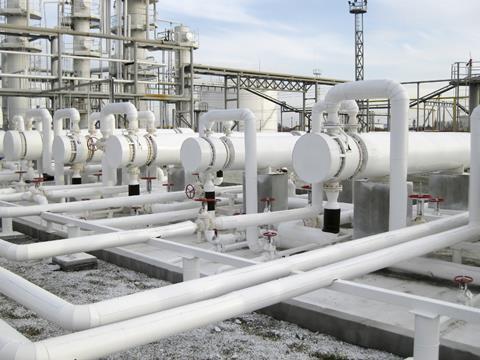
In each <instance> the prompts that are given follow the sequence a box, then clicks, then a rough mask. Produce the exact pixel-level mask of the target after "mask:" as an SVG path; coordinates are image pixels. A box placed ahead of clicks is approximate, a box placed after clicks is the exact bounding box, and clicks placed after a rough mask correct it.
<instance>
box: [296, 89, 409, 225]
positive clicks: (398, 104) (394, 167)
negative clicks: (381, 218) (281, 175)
mask: <svg viewBox="0 0 480 360" xmlns="http://www.w3.org/2000/svg"><path fill="white" fill-rule="evenodd" d="M372 98H388V99H389V100H390V104H391V131H390V161H389V170H390V171H389V175H390V204H389V206H390V207H389V210H390V213H389V228H390V230H395V229H399V228H402V227H405V226H406V224H407V215H406V214H407V196H408V194H407V156H408V104H409V103H408V101H409V98H408V93H407V91H406V90H405V88H404V87H403V86H402V85H400V84H398V83H396V82H394V81H391V80H365V81H357V82H350V83H343V84H338V85H335V86H334V87H333V88H331V89H330V90H329V91H328V93H327V95H326V96H325V106H326V108H327V111H328V121H327V123H326V124H325V128H326V130H327V133H328V134H329V135H330V136H328V135H323V134H318V133H311V134H306V135H304V136H302V139H300V140H299V141H297V144H296V145H295V148H294V151H293V164H294V168H295V171H296V172H297V174H298V173H299V172H304V173H306V174H307V176H300V177H301V178H302V179H303V180H305V181H309V182H311V183H318V182H322V181H324V180H325V181H337V179H336V177H337V173H336V172H334V171H333V169H334V166H332V164H336V163H337V162H339V161H341V158H345V162H344V165H349V167H346V166H342V170H343V171H346V172H350V173H351V176H354V175H355V174H356V173H357V172H358V171H359V170H361V169H360V168H359V167H358V164H359V163H360V164H361V161H362V159H361V158H360V156H361V155H362V153H361V152H360V150H359V149H358V147H359V145H357V144H356V143H355V139H354V138H352V137H350V138H349V137H348V136H347V138H348V139H349V141H351V142H352V144H351V145H352V146H351V148H352V150H353V151H350V144H347V145H348V146H347V147H346V148H342V147H339V146H337V141H336V140H335V138H340V139H341V136H339V135H340V123H339V118H338V111H339V108H340V106H341V103H342V101H344V100H354V99H372ZM352 109H353V107H352ZM352 112H353V110H352ZM318 128H319V126H318V125H316V129H318ZM320 138H322V140H323V142H322V145H320V148H321V149H320V150H321V151H320V152H319V153H318V154H317V152H315V153H314V156H317V157H318V158H317V159H316V162H320V164H321V165H320V168H322V167H323V168H322V169H323V170H318V169H319V167H318V166H317V167H314V166H312V164H313V163H314V162H308V161H304V158H305V157H307V158H311V157H312V146H313V145H315V144H316V143H317V142H318V139H320ZM317 148H318V146H317ZM332 149H335V150H334V151H333V152H332V151H331V150H332ZM307 163H308V165H307ZM345 167H346V169H345ZM325 169H327V170H325ZM317 171H318V173H317ZM310 175H311V176H310ZM308 177H311V179H308Z"/></svg>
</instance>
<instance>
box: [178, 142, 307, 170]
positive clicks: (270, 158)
mask: <svg viewBox="0 0 480 360" xmlns="http://www.w3.org/2000/svg"><path fill="white" fill-rule="evenodd" d="M298 139H299V137H298V136H296V135H294V134H290V135H289V136H283V135H281V136H277V135H271V136H267V135H265V136H262V137H261V138H260V139H259V141H258V142H257V167H258V168H259V169H265V168H268V167H273V168H279V167H288V166H290V165H291V154H292V151H293V147H294V146H295V143H296V141H297V140H298ZM180 157H181V159H182V165H183V167H184V168H185V169H186V170H188V171H192V172H199V171H205V170H213V171H218V170H241V169H244V167H245V145H244V139H243V138H242V137H235V136H234V137H230V136H224V137H221V138H216V137H213V136H208V137H191V138H189V139H187V140H185V141H184V143H183V144H182V149H181V151H180Z"/></svg>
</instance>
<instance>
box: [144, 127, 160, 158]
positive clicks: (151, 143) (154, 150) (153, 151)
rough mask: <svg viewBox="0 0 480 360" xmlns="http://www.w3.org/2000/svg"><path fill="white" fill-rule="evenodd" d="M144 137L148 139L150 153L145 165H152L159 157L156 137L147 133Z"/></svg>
mask: <svg viewBox="0 0 480 360" xmlns="http://www.w3.org/2000/svg"><path fill="white" fill-rule="evenodd" d="M144 137H145V139H146V140H147V144H148V155H147V161H146V163H145V165H146V166H150V165H151V164H152V162H153V161H154V160H155V159H156V158H157V146H156V142H155V138H154V137H153V136H152V135H151V134H146V135H145V136H144Z"/></svg>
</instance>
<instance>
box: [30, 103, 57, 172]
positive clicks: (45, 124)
mask: <svg viewBox="0 0 480 360" xmlns="http://www.w3.org/2000/svg"><path fill="white" fill-rule="evenodd" d="M35 119H39V120H41V124H42V134H43V136H42V139H43V152H42V172H43V173H47V174H49V175H54V169H53V167H52V143H53V131H52V122H53V120H52V115H50V112H49V111H48V110H47V109H31V110H29V111H27V113H26V115H25V122H31V121H32V120H35Z"/></svg>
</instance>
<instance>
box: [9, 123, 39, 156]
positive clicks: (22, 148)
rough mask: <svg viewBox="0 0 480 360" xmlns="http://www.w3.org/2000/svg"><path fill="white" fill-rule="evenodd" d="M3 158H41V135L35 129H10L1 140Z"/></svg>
mask: <svg viewBox="0 0 480 360" xmlns="http://www.w3.org/2000/svg"><path fill="white" fill-rule="evenodd" d="M3 146H4V150H5V158H6V159H7V160H8V161H18V160H39V159H41V158H42V151H43V141H42V135H41V133H40V132H39V131H36V130H26V131H17V130H10V131H7V132H6V133H5V137H4V140H3Z"/></svg>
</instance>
